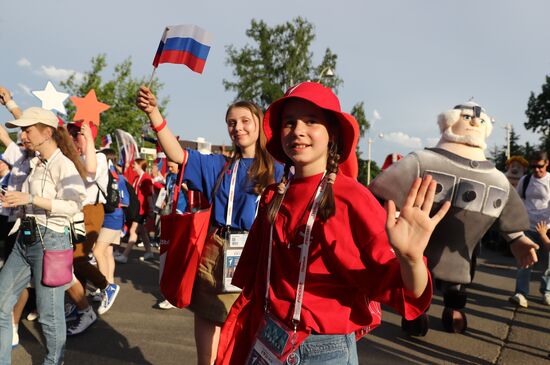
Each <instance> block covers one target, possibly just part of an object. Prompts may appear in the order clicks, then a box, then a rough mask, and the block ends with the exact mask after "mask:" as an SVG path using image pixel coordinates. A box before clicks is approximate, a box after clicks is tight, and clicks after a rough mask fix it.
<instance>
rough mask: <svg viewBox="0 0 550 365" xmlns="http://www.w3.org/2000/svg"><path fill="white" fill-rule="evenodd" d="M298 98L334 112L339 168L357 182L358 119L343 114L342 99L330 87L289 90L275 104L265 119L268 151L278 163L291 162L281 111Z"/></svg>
mask: <svg viewBox="0 0 550 365" xmlns="http://www.w3.org/2000/svg"><path fill="white" fill-rule="evenodd" d="M291 98H295V99H303V100H307V101H309V102H310V103H313V104H315V105H316V106H318V107H319V108H321V109H324V110H327V111H329V112H331V113H332V114H333V115H334V116H335V117H336V119H337V121H338V124H339V125H338V127H339V128H338V131H339V134H340V136H339V137H340V138H339V142H338V146H339V148H340V151H339V153H340V161H339V164H338V167H339V169H340V171H341V172H342V173H343V174H344V175H347V176H350V177H352V178H357V172H358V167H357V156H356V154H355V148H356V146H357V142H358V140H359V126H358V124H357V121H356V120H355V118H354V117H353V116H352V115H350V114H347V113H344V112H342V109H341V108H340V101H339V100H338V97H337V96H336V95H335V94H334V93H333V92H332V90H331V89H330V88H328V87H325V86H323V85H321V84H319V83H317V82H302V83H301V84H298V85H296V86H293V87H291V88H290V89H288V90H287V92H286V93H285V95H284V96H283V97H281V98H279V99H277V100H275V101H274V102H273V103H271V105H270V106H269V108H267V111H266V112H265V115H264V132H265V135H266V138H267V150H268V151H269V153H270V154H271V155H272V156H273V157H274V158H275V159H276V160H278V161H281V162H284V161H286V160H287V159H288V157H287V156H286V154H285V153H284V151H283V147H282V145H281V138H280V135H281V111H282V107H283V106H284V104H285V102H286V100H288V99H291Z"/></svg>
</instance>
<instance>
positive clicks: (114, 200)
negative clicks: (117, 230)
mask: <svg viewBox="0 0 550 365" xmlns="http://www.w3.org/2000/svg"><path fill="white" fill-rule="evenodd" d="M108 176H109V180H108V182H107V192H104V191H103V190H102V189H101V188H100V187H99V184H97V183H96V185H97V188H98V189H99V191H101V195H103V197H104V198H105V204H103V210H104V211H105V213H112V212H114V211H115V209H116V208H118V207H119V204H120V194H119V192H118V176H117V175H116V173H115V172H113V171H111V169H109V174H108Z"/></svg>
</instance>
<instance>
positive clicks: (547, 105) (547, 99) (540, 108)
mask: <svg viewBox="0 0 550 365" xmlns="http://www.w3.org/2000/svg"><path fill="white" fill-rule="evenodd" d="M525 114H526V115H527V122H525V123H524V126H525V128H526V129H527V130H532V131H533V132H535V133H541V138H540V140H541V146H540V148H541V149H544V150H546V151H549V152H550V76H546V83H545V84H544V85H542V92H541V93H540V94H538V95H536V96H535V93H533V92H531V95H530V96H529V101H528V102H527V110H526V111H525Z"/></svg>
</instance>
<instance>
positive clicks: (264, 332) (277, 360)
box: [245, 314, 305, 365]
mask: <svg viewBox="0 0 550 365" xmlns="http://www.w3.org/2000/svg"><path fill="white" fill-rule="evenodd" d="M304 339H305V338H304ZM302 341H303V340H302ZM295 350H297V344H296V331H294V330H292V329H289V328H288V327H287V326H285V325H284V324H283V323H281V322H280V321H278V320H277V319H276V318H274V317H272V316H270V315H269V314H266V316H265V317H264V320H263V322H262V325H261V326H260V328H259V330H258V332H257V333H256V341H255V343H254V346H253V347H252V351H251V352H250V355H248V359H247V360H246V363H245V365H298V364H299V363H300V356H299V355H298V353H297V352H296V351H295Z"/></svg>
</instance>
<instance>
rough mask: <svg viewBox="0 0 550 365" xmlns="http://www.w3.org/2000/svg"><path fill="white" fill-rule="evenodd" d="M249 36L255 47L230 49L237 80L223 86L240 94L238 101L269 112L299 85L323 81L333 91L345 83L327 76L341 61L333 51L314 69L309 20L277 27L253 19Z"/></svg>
mask: <svg viewBox="0 0 550 365" xmlns="http://www.w3.org/2000/svg"><path fill="white" fill-rule="evenodd" d="M246 35H247V36H248V37H249V38H250V39H251V40H252V41H253V42H254V44H253V45H245V46H244V47H243V48H240V49H238V48H236V47H235V46H233V45H229V46H227V48H226V51H227V60H226V63H227V64H228V65H230V66H232V68H233V76H234V77H235V80H234V81H230V80H225V79H224V80H223V84H224V87H225V89H226V90H232V91H235V92H236V97H235V100H242V99H244V100H251V101H254V102H255V103H257V104H258V105H259V106H260V107H261V108H262V109H264V110H265V109H266V108H267V106H269V104H271V103H272V102H273V101H274V100H276V99H278V98H280V97H281V96H283V94H284V91H285V90H286V89H287V88H288V87H290V86H292V85H294V84H296V83H299V82H303V81H307V80H312V81H319V82H322V83H323V84H324V85H325V86H328V87H331V88H332V89H333V90H336V89H337V87H338V86H339V85H340V84H341V83H342V80H341V79H340V78H338V76H336V75H334V76H332V77H328V76H327V72H328V70H329V69H330V70H332V71H333V72H334V70H335V69H336V60H337V55H336V54H334V53H332V51H331V50H330V49H329V48H327V49H326V51H325V54H324V57H323V61H322V62H321V63H320V64H319V65H318V66H313V61H312V58H313V53H312V52H311V51H310V50H309V49H310V46H311V43H312V42H313V40H314V39H315V34H314V26H313V24H311V23H309V22H308V21H307V20H305V19H303V18H301V17H298V18H296V19H294V20H292V21H290V22H286V23H284V24H280V25H276V26H274V27H269V26H268V25H267V24H266V23H265V22H264V21H262V20H260V21H257V20H255V19H253V20H252V22H251V26H250V28H249V29H248V30H247V31H246ZM319 78H321V79H319Z"/></svg>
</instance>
